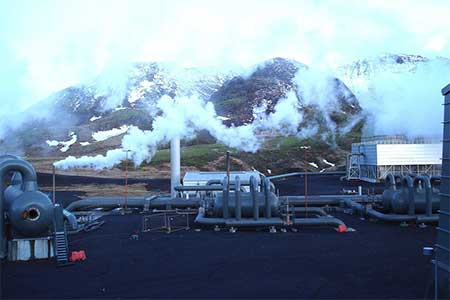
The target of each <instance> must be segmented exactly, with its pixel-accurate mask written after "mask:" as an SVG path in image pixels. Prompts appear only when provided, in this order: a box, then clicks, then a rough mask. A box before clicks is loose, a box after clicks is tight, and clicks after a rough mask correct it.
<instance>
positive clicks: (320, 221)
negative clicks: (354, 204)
mask: <svg viewBox="0 0 450 300" xmlns="http://www.w3.org/2000/svg"><path fill="white" fill-rule="evenodd" d="M293 223H294V225H303V226H333V227H339V226H345V229H347V226H346V225H345V223H344V222H343V221H342V220H339V219H338V218H334V217H321V218H295V219H294V220H293Z"/></svg>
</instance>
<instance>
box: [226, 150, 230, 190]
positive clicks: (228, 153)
mask: <svg viewBox="0 0 450 300" xmlns="http://www.w3.org/2000/svg"><path fill="white" fill-rule="evenodd" d="M226 157H227V159H226V165H227V178H228V181H227V182H228V183H227V185H228V187H227V188H228V190H230V179H231V178H230V151H227V156H226Z"/></svg>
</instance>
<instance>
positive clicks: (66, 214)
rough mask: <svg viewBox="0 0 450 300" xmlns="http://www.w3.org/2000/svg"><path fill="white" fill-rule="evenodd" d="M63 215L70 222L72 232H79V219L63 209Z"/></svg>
mask: <svg viewBox="0 0 450 300" xmlns="http://www.w3.org/2000/svg"><path fill="white" fill-rule="evenodd" d="M62 213H63V216H64V219H66V220H67V222H69V224H70V226H71V227H72V230H77V229H78V222H77V218H76V217H75V215H74V214H72V213H71V212H70V211H68V210H65V209H63V211H62Z"/></svg>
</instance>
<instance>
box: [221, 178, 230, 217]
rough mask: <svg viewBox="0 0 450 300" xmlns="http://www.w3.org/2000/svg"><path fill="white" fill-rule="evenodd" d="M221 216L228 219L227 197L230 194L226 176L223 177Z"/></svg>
mask: <svg viewBox="0 0 450 300" xmlns="http://www.w3.org/2000/svg"><path fill="white" fill-rule="evenodd" d="M222 186H223V218H224V219H228V200H229V199H228V198H229V196H230V190H229V187H230V186H229V185H228V177H227V176H225V178H224V179H223V185H222Z"/></svg>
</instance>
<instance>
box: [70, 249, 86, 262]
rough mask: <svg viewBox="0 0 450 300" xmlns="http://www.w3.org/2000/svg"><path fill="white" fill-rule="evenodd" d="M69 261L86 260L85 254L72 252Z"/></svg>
mask: <svg viewBox="0 0 450 300" xmlns="http://www.w3.org/2000/svg"><path fill="white" fill-rule="evenodd" d="M69 260H70V261H72V262H73V261H78V260H86V253H85V252H84V250H80V251H72V254H71V255H70V257H69Z"/></svg>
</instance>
